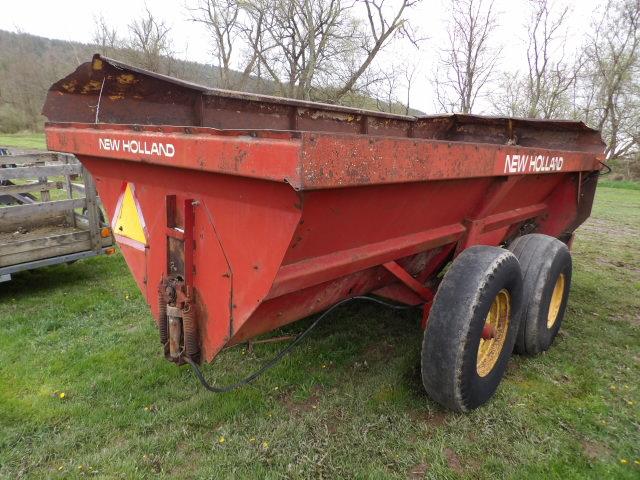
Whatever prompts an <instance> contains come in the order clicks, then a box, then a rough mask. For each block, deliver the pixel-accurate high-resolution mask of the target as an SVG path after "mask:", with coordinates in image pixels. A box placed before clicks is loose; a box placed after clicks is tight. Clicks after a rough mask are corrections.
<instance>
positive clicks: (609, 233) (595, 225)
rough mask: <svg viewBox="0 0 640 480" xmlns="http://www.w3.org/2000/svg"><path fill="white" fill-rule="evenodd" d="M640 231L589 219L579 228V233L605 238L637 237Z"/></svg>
mask: <svg viewBox="0 0 640 480" xmlns="http://www.w3.org/2000/svg"><path fill="white" fill-rule="evenodd" d="M639 231H640V230H639V229H637V228H633V227H632V226H629V225H624V224H622V223H616V222H610V221H607V220H602V219H599V218H593V217H591V218H590V219H589V220H588V221H586V222H585V223H584V224H582V226H581V227H580V233H583V232H584V233H593V234H596V235H603V236H604V237H606V238H627V237H633V236H634V235H638V232H639Z"/></svg>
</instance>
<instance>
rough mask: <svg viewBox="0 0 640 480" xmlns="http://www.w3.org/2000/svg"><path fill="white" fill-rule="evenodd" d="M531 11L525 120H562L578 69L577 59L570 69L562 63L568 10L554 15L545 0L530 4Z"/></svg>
mask: <svg viewBox="0 0 640 480" xmlns="http://www.w3.org/2000/svg"><path fill="white" fill-rule="evenodd" d="M530 2H531V6H532V11H531V19H530V21H529V23H528V25H529V28H530V30H529V44H528V46H527V63H528V67H529V71H528V78H527V84H526V87H525V89H524V94H525V100H526V116H527V117H529V118H553V117H558V116H566V115H567V113H566V112H567V109H568V107H569V103H570V102H569V101H568V99H567V94H568V93H570V91H571V87H572V86H573V85H574V84H575V81H576V78H577V75H578V73H579V72H580V68H581V66H582V59H581V58H579V57H578V59H577V60H576V62H575V64H574V65H568V64H567V63H566V62H565V52H564V44H565V42H566V33H565V31H564V26H565V21H566V19H567V15H568V13H569V8H568V7H564V8H562V9H561V10H560V11H559V12H558V13H556V12H554V11H553V7H552V5H550V2H549V1H548V0H530Z"/></svg>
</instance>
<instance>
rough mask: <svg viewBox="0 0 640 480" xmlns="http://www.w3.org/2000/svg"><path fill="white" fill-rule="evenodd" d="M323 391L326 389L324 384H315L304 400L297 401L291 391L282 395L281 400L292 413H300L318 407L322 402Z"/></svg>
mask: <svg viewBox="0 0 640 480" xmlns="http://www.w3.org/2000/svg"><path fill="white" fill-rule="evenodd" d="M323 391H324V389H323V387H322V385H315V386H314V387H313V388H312V389H311V394H310V395H309V396H308V397H307V398H306V399H304V400H302V401H298V402H297V401H295V400H294V399H293V398H292V396H293V395H292V392H291V391H289V392H285V393H283V394H282V395H280V398H279V400H280V402H282V404H283V405H284V407H285V408H286V409H287V411H288V412H289V413H290V414H291V415H299V414H301V413H307V412H310V411H312V410H315V409H316V408H318V405H319V404H320V396H321V394H322V392H323Z"/></svg>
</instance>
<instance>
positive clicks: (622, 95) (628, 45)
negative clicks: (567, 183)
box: [580, 0, 640, 175]
mask: <svg viewBox="0 0 640 480" xmlns="http://www.w3.org/2000/svg"><path fill="white" fill-rule="evenodd" d="M639 26H640V0H623V1H621V2H613V1H611V2H609V3H608V4H607V6H606V9H605V12H604V15H602V16H601V18H600V19H599V21H598V22H597V23H595V25H594V26H593V29H592V33H591V34H590V35H589V37H588V41H587V48H586V49H585V53H586V56H587V64H586V74H585V75H584V78H583V81H582V89H581V90H582V94H583V96H582V98H581V99H580V100H581V110H582V112H581V113H582V115H583V117H584V119H585V121H586V122H587V123H588V124H590V125H592V126H594V127H595V128H598V129H599V130H601V131H602V134H603V137H604V139H605V142H606V143H607V149H606V156H607V158H609V159H623V160H626V163H627V174H628V175H629V174H630V173H631V169H632V168H633V165H634V162H635V168H637V169H638V170H639V172H638V173H640V165H638V156H639V151H640V31H639Z"/></svg>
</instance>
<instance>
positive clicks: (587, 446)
mask: <svg viewBox="0 0 640 480" xmlns="http://www.w3.org/2000/svg"><path fill="white" fill-rule="evenodd" d="M581 445H582V451H583V452H584V455H585V456H586V457H587V458H588V459H590V460H606V459H607V458H609V457H610V456H611V449H610V448H609V447H607V446H606V445H603V444H602V443H598V442H593V441H591V440H583V441H582V442H581Z"/></svg>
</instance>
